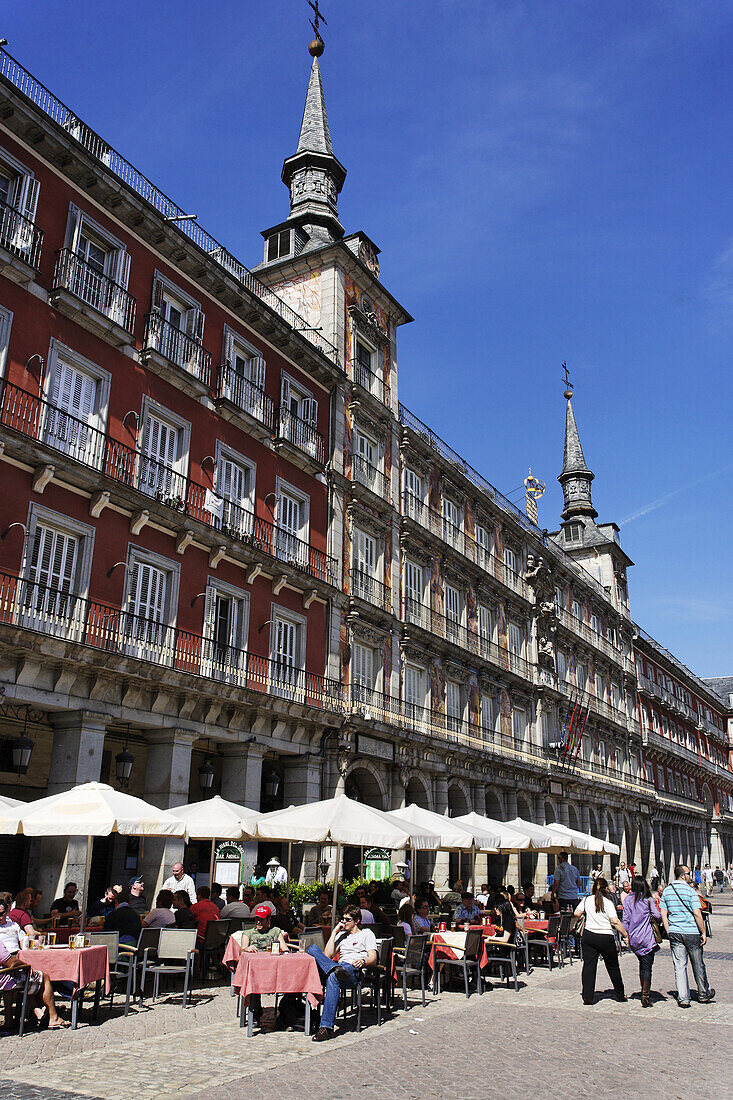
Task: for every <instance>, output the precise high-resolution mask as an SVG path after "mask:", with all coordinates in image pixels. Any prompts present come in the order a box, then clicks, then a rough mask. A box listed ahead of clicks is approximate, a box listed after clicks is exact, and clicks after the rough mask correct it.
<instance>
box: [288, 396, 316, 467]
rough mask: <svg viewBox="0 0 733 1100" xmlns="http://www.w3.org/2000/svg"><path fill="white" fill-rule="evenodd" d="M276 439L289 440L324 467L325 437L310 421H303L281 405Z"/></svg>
mask: <svg viewBox="0 0 733 1100" xmlns="http://www.w3.org/2000/svg"><path fill="white" fill-rule="evenodd" d="M276 438H278V439H285V440H287V442H288V443H291V444H292V446H293V447H297V448H298V450H299V451H302V452H303V453H304V454H307V455H308V456H309V457H310V458H312V459H313V460H314V462H317V463H318V464H319V465H320V466H322V465H323V462H324V454H325V446H324V442H323V436H322V435H321V433H320V432H319V431H317V430H316V428H314V427H313V425H312V424H311V423H310V422H309V421H308V420H301V418H300V417H299V416H296V415H295V413H292V412H291V411H290V409H289V408H287V407H286V406H285V405H281V406H280V408H279V409H278V413H277V436H276Z"/></svg>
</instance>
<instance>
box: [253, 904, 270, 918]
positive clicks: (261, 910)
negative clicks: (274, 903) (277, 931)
mask: <svg viewBox="0 0 733 1100" xmlns="http://www.w3.org/2000/svg"><path fill="white" fill-rule="evenodd" d="M253 915H254V916H255V917H259V919H260V920H269V919H270V917H271V916H272V910H271V909H269V908H268V907H267V906H266V905H258V906H257V908H256V909H255V911H254V914H253Z"/></svg>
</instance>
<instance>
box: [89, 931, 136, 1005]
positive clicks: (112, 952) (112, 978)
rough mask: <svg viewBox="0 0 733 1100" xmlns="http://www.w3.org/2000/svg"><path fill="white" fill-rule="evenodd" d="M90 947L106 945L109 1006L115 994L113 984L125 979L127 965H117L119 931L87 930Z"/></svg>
mask: <svg viewBox="0 0 733 1100" xmlns="http://www.w3.org/2000/svg"><path fill="white" fill-rule="evenodd" d="M87 936H88V937H89V946H90V947H106V948H107V960H108V962H109V1007H110V1008H112V1001H113V1000H114V995H115V984H116V983H117V982H118V981H119V980H120V979H123V978H124V979H125V981H127V966H124V965H123V966H119V965H118V960H119V954H120V934H119V932H87Z"/></svg>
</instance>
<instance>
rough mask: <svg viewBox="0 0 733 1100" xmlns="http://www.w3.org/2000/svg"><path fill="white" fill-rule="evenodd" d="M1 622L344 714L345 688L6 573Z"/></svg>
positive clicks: (0, 581) (0, 591) (1, 576)
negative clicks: (343, 689)
mask: <svg viewBox="0 0 733 1100" xmlns="http://www.w3.org/2000/svg"><path fill="white" fill-rule="evenodd" d="M0 624H4V625H10V626H16V627H21V628H23V629H26V630H33V631H36V632H38V633H41V634H44V635H46V636H48V637H51V638H62V639H65V640H67V641H72V642H78V643H79V644H81V645H85V646H89V647H91V648H92V649H97V650H102V651H104V652H105V653H118V654H120V655H125V656H128V657H134V658H136V659H137V660H140V661H146V662H148V663H150V664H154V665H155V666H156V667H163V668H170V669H174V670H176V671H177V672H184V673H187V674H189V675H192V676H203V677H207V678H210V679H214V680H218V681H221V682H223V683H226V684H230V685H232V686H234V687H238V688H241V689H243V690H245V691H253V692H258V693H260V694H265V695H270V696H276V697H278V698H282V699H287V700H289V701H291V702H298V703H302V704H303V705H304V706H310V707H317V708H319V709H322V710H329V711H341V710H342V709H343V691H342V687H341V684H340V683H338V681H335V680H328V679H326V678H325V677H323V676H317V675H315V674H314V673H312V672H306V671H305V670H304V669H301V668H295V667H293V666H292V665H290V664H289V663H288V662H287V661H281V660H277V659H275V660H271V659H269V658H267V657H261V656H259V655H258V654H255V653H249V652H248V651H247V650H246V649H240V648H238V647H236V646H231V645H227V644H224V643H221V642H219V641H217V640H216V639H214V638H210V637H206V636H205V635H204V634H195V633H193V632H192V631H189V630H180V629H179V628H178V627H175V626H171V625H169V624H167V623H163V622H158V621H156V620H154V619H150V618H146V617H145V616H142V615H139V614H137V613H135V611H133V610H125V609H123V608H119V607H114V606H111V605H110V604H104V603H100V602H98V601H96V600H90V599H87V598H85V597H82V596H77V595H75V594H74V593H72V592H68V591H63V590H62V589H58V588H52V587H49V586H48V585H43V584H39V583H36V582H35V581H32V580H25V579H22V578H19V577H16V576H13V575H11V574H8V573H0Z"/></svg>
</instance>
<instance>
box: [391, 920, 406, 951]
mask: <svg viewBox="0 0 733 1100" xmlns="http://www.w3.org/2000/svg"><path fill="white" fill-rule="evenodd" d="M392 939H393V940H394V948H395V950H403V949H404V946H405V930H404V928H403V927H402V925H401V924H393V925H392Z"/></svg>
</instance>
